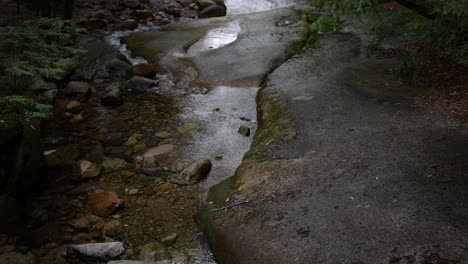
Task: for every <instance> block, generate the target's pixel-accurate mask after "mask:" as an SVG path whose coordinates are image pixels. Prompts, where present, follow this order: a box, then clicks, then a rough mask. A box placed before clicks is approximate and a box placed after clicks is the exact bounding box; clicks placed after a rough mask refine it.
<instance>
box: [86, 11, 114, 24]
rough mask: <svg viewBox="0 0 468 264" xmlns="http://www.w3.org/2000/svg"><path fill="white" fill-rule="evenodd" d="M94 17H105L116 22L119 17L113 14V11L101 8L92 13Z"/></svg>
mask: <svg viewBox="0 0 468 264" xmlns="http://www.w3.org/2000/svg"><path fill="white" fill-rule="evenodd" d="M92 16H93V17H95V18H97V19H105V20H107V21H111V22H116V21H118V19H117V18H115V17H114V15H112V13H111V12H110V11H109V10H107V9H100V10H98V11H96V12H94V13H93V14H92Z"/></svg>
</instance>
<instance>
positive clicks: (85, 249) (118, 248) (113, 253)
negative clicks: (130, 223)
mask: <svg viewBox="0 0 468 264" xmlns="http://www.w3.org/2000/svg"><path fill="white" fill-rule="evenodd" d="M71 249H72V250H73V251H74V252H75V253H78V254H79V255H81V256H84V257H92V258H99V259H115V258H117V257H119V256H121V255H123V254H124V253H125V248H124V246H123V243H122V242H109V243H95V244H82V245H73V246H72V247H71Z"/></svg>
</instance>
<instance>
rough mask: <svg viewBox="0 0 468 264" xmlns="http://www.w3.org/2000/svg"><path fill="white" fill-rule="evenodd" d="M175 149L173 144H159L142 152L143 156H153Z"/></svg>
mask: <svg viewBox="0 0 468 264" xmlns="http://www.w3.org/2000/svg"><path fill="white" fill-rule="evenodd" d="M174 150H175V146H174V145H171V144H164V145H159V146H156V147H153V148H150V149H148V150H146V151H145V153H143V156H147V157H154V156H159V155H164V154H169V153H171V152H173V151H174Z"/></svg>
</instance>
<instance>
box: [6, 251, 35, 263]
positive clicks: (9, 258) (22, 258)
mask: <svg viewBox="0 0 468 264" xmlns="http://www.w3.org/2000/svg"><path fill="white" fill-rule="evenodd" d="M0 263H5V264H34V256H33V255H32V254H31V253H28V254H27V255H23V254H21V253H17V252H8V253H5V254H2V255H0Z"/></svg>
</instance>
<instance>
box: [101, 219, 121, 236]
mask: <svg viewBox="0 0 468 264" xmlns="http://www.w3.org/2000/svg"><path fill="white" fill-rule="evenodd" d="M122 227H123V225H122V223H121V222H120V221H118V220H111V221H109V222H107V223H105V224H104V227H103V228H102V234H103V235H104V236H106V237H115V236H117V234H118V233H119V231H120V230H121V229H122Z"/></svg>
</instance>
